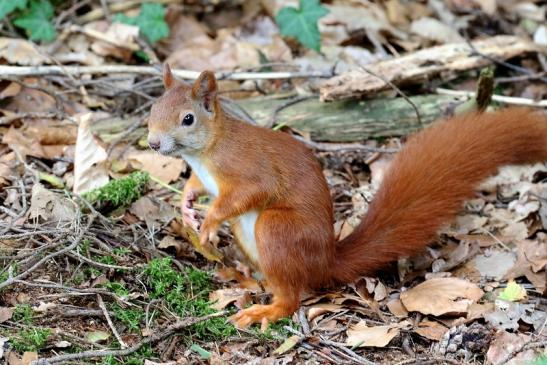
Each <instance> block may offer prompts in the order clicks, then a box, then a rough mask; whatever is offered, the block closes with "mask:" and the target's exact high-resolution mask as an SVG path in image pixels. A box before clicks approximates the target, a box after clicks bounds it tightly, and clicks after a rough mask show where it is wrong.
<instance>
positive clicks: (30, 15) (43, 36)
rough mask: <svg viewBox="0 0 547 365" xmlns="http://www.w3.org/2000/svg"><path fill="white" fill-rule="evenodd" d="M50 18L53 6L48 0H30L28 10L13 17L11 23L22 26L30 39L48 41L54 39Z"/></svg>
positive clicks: (53, 29)
mask: <svg viewBox="0 0 547 365" xmlns="http://www.w3.org/2000/svg"><path fill="white" fill-rule="evenodd" d="M4 1H5V0H4ZM52 18H53V6H52V5H51V3H50V2H49V0H32V1H31V3H30V10H29V11H28V12H26V13H25V14H24V15H22V16H20V17H18V18H17V19H15V21H14V22H13V24H15V25H16V26H18V27H20V28H23V29H24V30H25V32H26V33H27V35H28V36H29V39H30V40H33V41H46V42H50V41H52V40H54V39H55V28H54V27H53V24H52V23H51V19H52Z"/></svg>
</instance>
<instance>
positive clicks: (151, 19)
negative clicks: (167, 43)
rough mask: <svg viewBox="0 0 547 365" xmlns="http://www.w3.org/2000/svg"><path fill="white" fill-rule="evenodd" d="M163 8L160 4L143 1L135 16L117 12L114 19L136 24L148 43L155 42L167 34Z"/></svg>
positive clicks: (167, 29) (167, 27)
mask: <svg viewBox="0 0 547 365" xmlns="http://www.w3.org/2000/svg"><path fill="white" fill-rule="evenodd" d="M164 17H165V8H164V6H163V5H161V4H156V3H144V4H142V6H141V11H140V12H139V15H138V16H136V17H128V16H126V15H123V14H117V15H116V17H115V18H114V20H115V21H117V22H120V23H125V24H129V25H136V26H138V27H139V30H140V32H141V33H142V35H144V36H145V37H146V38H147V39H148V40H149V41H150V43H155V42H157V41H159V40H160V39H162V38H165V37H167V36H168V35H169V26H168V25H167V23H166V22H165V19H164Z"/></svg>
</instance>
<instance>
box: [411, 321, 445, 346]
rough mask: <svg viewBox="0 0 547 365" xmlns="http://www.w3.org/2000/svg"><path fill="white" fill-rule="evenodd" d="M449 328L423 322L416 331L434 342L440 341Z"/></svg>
mask: <svg viewBox="0 0 547 365" xmlns="http://www.w3.org/2000/svg"><path fill="white" fill-rule="evenodd" d="M448 330H449V328H447V327H445V326H443V325H442V324H440V323H439V322H435V321H421V322H420V324H418V328H416V329H415V330H414V332H416V333H417V334H419V335H420V336H422V337H425V338H427V339H430V340H433V341H440V340H441V339H442V338H443V336H444V334H445V333H446V331H448Z"/></svg>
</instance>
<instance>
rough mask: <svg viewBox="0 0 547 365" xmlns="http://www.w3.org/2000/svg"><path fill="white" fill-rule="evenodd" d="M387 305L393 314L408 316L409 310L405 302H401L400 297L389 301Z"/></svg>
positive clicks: (399, 316)
mask: <svg viewBox="0 0 547 365" xmlns="http://www.w3.org/2000/svg"><path fill="white" fill-rule="evenodd" d="M386 305H387V308H388V309H389V311H390V312H391V314H393V315H394V316H395V317H398V318H406V317H408V311H407V310H406V308H405V306H404V305H403V302H401V299H399V298H396V299H392V300H390V301H389V302H387V304H386Z"/></svg>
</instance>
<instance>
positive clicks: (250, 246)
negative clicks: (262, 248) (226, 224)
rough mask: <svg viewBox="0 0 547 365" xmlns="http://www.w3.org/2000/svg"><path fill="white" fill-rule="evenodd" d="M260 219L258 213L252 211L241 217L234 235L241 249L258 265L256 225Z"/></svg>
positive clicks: (235, 227) (236, 222)
mask: <svg viewBox="0 0 547 365" xmlns="http://www.w3.org/2000/svg"><path fill="white" fill-rule="evenodd" d="M257 218H258V212H257V211H250V212H247V213H245V214H242V215H240V216H239V217H238V218H236V221H235V222H234V223H235V224H234V226H233V228H234V233H235V235H236V236H237V240H238V242H239V244H240V246H241V249H242V250H243V251H244V252H245V254H246V255H247V256H248V257H249V259H250V260H251V261H252V262H253V263H255V264H258V263H259V260H258V249H257V247H256V235H255V225H256V220H257Z"/></svg>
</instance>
